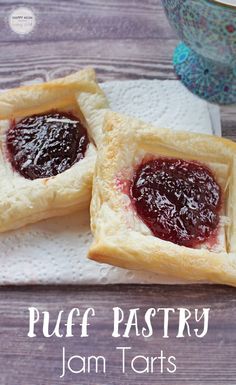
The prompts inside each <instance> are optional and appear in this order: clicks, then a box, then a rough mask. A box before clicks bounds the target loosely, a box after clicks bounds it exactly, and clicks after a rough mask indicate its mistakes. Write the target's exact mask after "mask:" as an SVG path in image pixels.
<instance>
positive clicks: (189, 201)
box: [130, 158, 221, 247]
mask: <svg viewBox="0 0 236 385" xmlns="http://www.w3.org/2000/svg"><path fill="white" fill-rule="evenodd" d="M130 194H131V199H132V202H133V205H134V207H135V209H136V211H137V214H138V216H139V217H140V218H141V219H142V221H143V222H144V223H145V224H146V225H147V226H148V227H149V229H150V230H151V231H152V233H153V234H154V235H155V236H156V237H158V238H161V239H163V240H166V241H170V242H173V243H175V244H178V245H181V246H187V247H196V246H198V245H199V244H201V243H203V242H205V241H206V240H207V239H208V238H209V237H210V236H211V235H212V234H213V232H214V230H216V228H217V226H218V224H219V211H220V208H221V189H220V186H219V185H218V183H217V182H216V180H215V178H214V176H213V174H212V172H211V171H210V170H209V169H208V168H207V167H206V166H204V165H202V164H199V163H197V162H189V161H185V160H179V159H169V158H157V159H154V160H150V161H148V162H146V163H144V164H141V165H140V166H139V168H138V169H137V170H136V173H135V175H134V179H133V181H132V183H131V187H130Z"/></svg>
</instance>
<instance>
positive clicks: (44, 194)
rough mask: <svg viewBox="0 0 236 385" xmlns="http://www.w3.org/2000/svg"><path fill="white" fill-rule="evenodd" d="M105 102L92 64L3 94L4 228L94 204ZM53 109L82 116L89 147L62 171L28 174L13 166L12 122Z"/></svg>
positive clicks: (0, 227) (0, 223) (0, 224)
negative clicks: (9, 139)
mask: <svg viewBox="0 0 236 385" xmlns="http://www.w3.org/2000/svg"><path fill="white" fill-rule="evenodd" d="M80 98H82V100H81V102H80ZM90 102H91V104H90ZM102 107H104V108H107V101H106V97H105V95H104V94H103V92H102V90H101V89H100V87H99V86H98V84H97V83H96V77H95V72H94V70H93V69H92V68H86V69H84V70H81V71H79V72H76V73H74V74H72V75H69V76H66V77H64V78H60V79H56V80H53V81H50V82H48V83H43V84H37V85H32V86H24V87H19V88H16V89H12V90H9V91H6V92H3V93H1V94H0V133H1V134H0V179H1V187H0V198H1V199H0V232H3V231H6V230H11V229H16V228H19V227H21V226H24V225H26V224H28V223H33V222H36V221H39V220H41V219H44V218H48V217H52V216H60V215H64V214H67V213H69V212H72V211H74V210H77V209H81V208H84V207H88V206H89V203H90V199H91V189H92V177H93V172H94V166H95V160H96V146H95V135H97V136H98V133H101V131H102V122H103V116H102V114H101V108H102ZM96 110H97V111H98V114H96ZM50 111H59V112H62V113H72V114H73V116H75V117H76V118H78V119H79V121H80V122H81V123H82V124H83V126H84V127H86V129H87V133H88V137H89V143H88V146H87V148H86V152H85V154H84V157H83V159H81V160H79V161H78V162H76V163H75V164H73V166H72V167H70V168H69V169H67V170H65V171H63V172H62V173H59V174H57V175H55V176H50V177H48V178H37V179H33V180H30V179H26V178H25V177H24V176H22V175H21V174H20V173H18V172H17V171H16V170H14V169H13V167H12V165H11V162H10V159H9V154H8V152H7V149H6V138H7V132H8V130H9V128H10V126H11V124H12V122H19V121H21V120H22V119H24V118H26V117H29V116H32V115H37V114H44V113H47V112H50ZM90 120H91V121H92V124H91V125H90Z"/></svg>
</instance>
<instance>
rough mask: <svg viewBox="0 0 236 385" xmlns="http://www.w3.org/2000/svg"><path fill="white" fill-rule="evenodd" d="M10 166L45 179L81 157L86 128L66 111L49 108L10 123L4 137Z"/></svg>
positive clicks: (27, 174)
mask: <svg viewBox="0 0 236 385" xmlns="http://www.w3.org/2000/svg"><path fill="white" fill-rule="evenodd" d="M6 145H7V151H8V156H9V159H10V161H11V164H12V167H13V168H14V169H15V170H16V171H17V172H18V173H19V174H21V175H22V176H24V177H25V178H27V179H36V178H48V177H51V176H55V175H57V174H60V173H62V172H63V171H65V170H67V169H68V168H70V167H71V166H73V164H75V163H76V162H78V161H79V160H80V159H82V158H83V157H84V155H85V152H86V148H87V145H88V135H87V131H86V128H85V127H83V125H82V124H81V123H80V121H79V120H78V118H77V117H75V116H74V115H72V114H70V113H65V112H58V111H52V112H50V113H48V114H46V115H33V116H30V117H26V118H24V119H22V120H21V121H19V122H18V123H14V122H13V123H12V125H11V127H10V129H9V131H8V133H7V138H6Z"/></svg>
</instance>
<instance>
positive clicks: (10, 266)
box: [0, 80, 221, 285]
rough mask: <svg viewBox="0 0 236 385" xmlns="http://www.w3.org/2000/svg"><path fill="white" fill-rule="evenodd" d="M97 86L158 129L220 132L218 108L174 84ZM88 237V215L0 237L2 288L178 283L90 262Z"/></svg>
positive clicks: (114, 104) (123, 110)
mask: <svg viewBox="0 0 236 385" xmlns="http://www.w3.org/2000/svg"><path fill="white" fill-rule="evenodd" d="M101 86H102V88H103V89H104V91H105V93H106V94H107V97H108V99H109V102H110V105H111V108H112V109H113V110H114V111H117V112H121V113H125V114H128V115H132V116H135V117H138V118H141V119H143V120H146V121H148V122H151V123H153V124H154V125H158V126H161V127H169V128H172V129H177V130H183V129H184V130H188V131H192V132H204V133H208V134H209V133H210V134H211V133H213V134H216V135H220V134H221V125H220V113H219V108H218V107H217V106H211V105H209V104H208V103H206V102H205V101H203V100H201V99H199V98H197V97H196V96H194V95H192V94H191V93H189V92H188V91H187V90H186V89H185V88H184V87H183V86H182V84H181V83H180V82H178V81H173V80H170V81H169V80H166V81H160V80H137V81H113V82H107V83H103V84H102V85H101ZM91 239H92V236H91V233H90V230H89V214H88V212H79V213H74V214H73V215H69V216H66V217H63V218H54V219H49V220H45V221H42V222H40V223H37V224H34V225H30V226H27V227H25V228H23V229H20V230H17V231H13V232H8V233H5V234H0V266H1V268H0V284H2V285H4V284H108V283H112V284H114V283H146V284H148V283H181V282H180V281H176V280H175V281H173V280H172V279H169V278H168V277H161V276H158V275H156V274H151V273H143V272H134V271H129V270H123V269H119V268H116V267H112V266H108V265H104V264H103V265H102V264H98V263H96V262H93V261H90V260H88V259H87V258H86V255H87V250H88V247H89V244H90V242H91Z"/></svg>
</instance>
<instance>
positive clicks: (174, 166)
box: [89, 112, 236, 286]
mask: <svg viewBox="0 0 236 385" xmlns="http://www.w3.org/2000/svg"><path fill="white" fill-rule="evenodd" d="M235 198H236V143H234V142H232V141H230V140H227V139H222V138H219V137H214V136H209V135H203V134H193V133H188V132H176V131H172V130H168V129H157V128H156V127H152V126H151V125H149V124H145V123H143V122H141V121H139V120H136V119H133V118H129V117H124V116H120V115H118V114H115V113H112V112H108V113H107V115H106V118H105V123H104V136H103V142H102V144H101V146H100V148H99V154H98V159H97V164H96V168H95V175H94V184H93V196H92V201H91V228H92V232H93V235H94V241H93V244H92V246H91V248H90V251H89V257H90V258H91V259H93V260H96V261H98V262H103V263H109V264H112V265H116V266H119V267H123V268H128V269H137V270H147V271H152V272H157V273H159V274H162V275H165V276H168V277H173V278H181V279H184V280H188V281H191V282H204V281H208V282H215V283H221V284H229V285H234V286H236V203H235Z"/></svg>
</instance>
